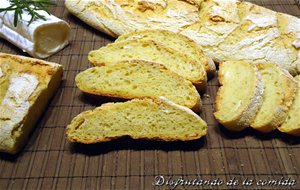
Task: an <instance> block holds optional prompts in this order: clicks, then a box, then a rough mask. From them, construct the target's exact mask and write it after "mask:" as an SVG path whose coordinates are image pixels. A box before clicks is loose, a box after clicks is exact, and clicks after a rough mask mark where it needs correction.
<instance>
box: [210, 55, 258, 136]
mask: <svg viewBox="0 0 300 190" xmlns="http://www.w3.org/2000/svg"><path fill="white" fill-rule="evenodd" d="M219 81H220V84H221V85H222V86H221V87H220V88H219V90H218V92H217V97H216V112H215V113H214V115H215V117H216V119H217V120H218V121H219V122H220V123H221V124H222V125H223V126H224V127H226V128H227V129H229V130H232V131H241V130H243V129H245V128H246V127H248V126H250V123H251V122H252V121H253V119H254V117H255V114H256V112H257V110H258V109H259V107H260V105H261V102H262V94H263V83H262V81H261V78H260V74H259V72H258V70H257V68H256V67H255V65H253V64H251V63H248V62H244V61H228V62H221V63H220V70H219Z"/></svg>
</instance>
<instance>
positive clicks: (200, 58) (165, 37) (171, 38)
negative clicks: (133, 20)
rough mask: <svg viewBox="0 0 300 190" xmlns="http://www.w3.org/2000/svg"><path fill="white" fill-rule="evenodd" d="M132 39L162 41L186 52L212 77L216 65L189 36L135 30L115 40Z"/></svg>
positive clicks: (159, 31)
mask: <svg viewBox="0 0 300 190" xmlns="http://www.w3.org/2000/svg"><path fill="white" fill-rule="evenodd" d="M133 39H147V40H153V41H157V42H160V43H162V44H163V45H164V46H167V47H170V48H173V49H174V50H176V51H178V52H182V53H185V54H187V55H188V56H189V57H190V58H192V59H194V60H196V61H197V62H199V63H200V64H202V65H203V66H204V68H205V70H206V72H207V75H208V76H210V77H213V76H214V74H215V72H216V66H215V64H214V62H213V61H212V59H211V58H208V57H206V56H205V55H204V53H203V51H202V50H201V47H200V46H199V45H198V44H197V43H196V42H195V41H193V40H191V39H190V38H188V37H186V36H184V35H182V34H178V33H175V32H171V31H168V30H136V31H133V32H130V33H127V34H124V35H121V36H119V37H118V38H117V40H116V42H120V41H124V40H133Z"/></svg>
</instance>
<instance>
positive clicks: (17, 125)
mask: <svg viewBox="0 0 300 190" xmlns="http://www.w3.org/2000/svg"><path fill="white" fill-rule="evenodd" d="M62 73H63V68H62V66H61V65H59V64H56V63H51V62H46V61H42V60H38V59H32V58H27V57H23V56H17V55H10V54H4V53H0V151H2V152H7V153H11V154H13V153H17V152H18V151H19V150H20V149H21V148H22V147H23V146H24V144H25V142H26V141H27V139H28V136H29V134H30V132H31V130H32V129H33V127H34V125H35V123H36V121H37V120H38V118H39V116H40V115H41V114H42V113H43V111H44V109H45V107H46V105H47V103H48V101H49V99H50V98H51V97H52V96H53V94H54V93H55V91H56V90H57V88H58V87H59V84H60V81H61V78H62Z"/></svg>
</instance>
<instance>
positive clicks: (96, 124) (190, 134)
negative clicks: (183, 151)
mask: <svg viewBox="0 0 300 190" xmlns="http://www.w3.org/2000/svg"><path fill="white" fill-rule="evenodd" d="M206 131H207V124H206V123H205V121H203V120H202V119H201V118H200V117H199V116H198V115H196V114H195V113H194V112H192V111H191V110H190V109H188V108H186V107H184V106H179V105H177V104H175V103H173V102H171V101H169V100H167V99H164V98H160V99H155V100H152V99H134V100H131V101H128V102H125V103H108V104H104V105H102V106H101V107H98V108H96V109H94V110H91V111H85V112H83V113H81V114H79V115H78V116H76V117H75V118H74V119H73V120H72V122H71V124H70V125H68V126H67V132H66V133H67V138H68V140H69V141H71V142H79V143H85V144H91V143H99V142H106V141H110V140H113V139H117V138H120V137H123V136H129V137H131V138H133V139H149V140H162V141H179V140H180V141H188V140H195V139H199V138H201V137H202V136H204V135H206Z"/></svg>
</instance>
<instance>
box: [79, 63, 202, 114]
mask: <svg viewBox="0 0 300 190" xmlns="http://www.w3.org/2000/svg"><path fill="white" fill-rule="evenodd" d="M75 80H76V84H77V86H78V88H79V89H80V90H82V91H83V92H85V93H89V94H94V95H101V96H110V97H118V98H124V99H133V98H145V97H149V98H158V97H160V96H164V97H166V98H167V99H169V100H171V101H173V102H175V103H177V104H180V105H183V106H186V107H188V108H191V109H193V110H194V111H199V109H200V96H199V94H198V92H197V90H196V88H195V87H194V86H193V84H192V83H191V82H190V81H188V80H185V79H184V78H182V77H180V76H178V75H177V74H175V73H172V72H170V71H169V70H167V69H165V68H164V67H163V66H162V65H159V64H157V63H150V62H146V61H141V60H139V61H124V62H121V63H119V64H116V65H106V66H101V67H93V68H90V69H87V70H85V71H83V72H81V73H79V74H78V75H77V76H76V79H75ZM161 84H163V85H161Z"/></svg>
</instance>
